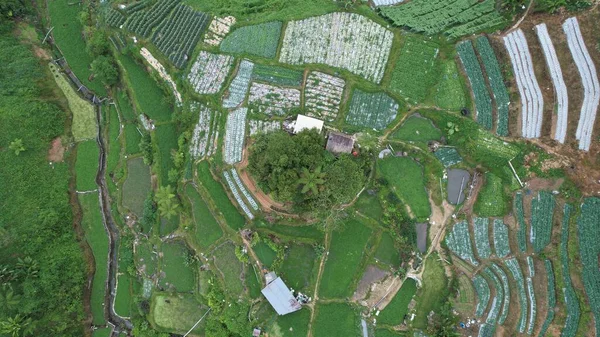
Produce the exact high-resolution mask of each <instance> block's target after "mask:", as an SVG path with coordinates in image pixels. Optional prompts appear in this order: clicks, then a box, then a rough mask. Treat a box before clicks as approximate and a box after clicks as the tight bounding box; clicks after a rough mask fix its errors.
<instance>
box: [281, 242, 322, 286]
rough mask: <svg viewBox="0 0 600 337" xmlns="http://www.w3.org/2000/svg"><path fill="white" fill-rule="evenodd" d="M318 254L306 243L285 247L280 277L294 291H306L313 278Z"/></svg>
mask: <svg viewBox="0 0 600 337" xmlns="http://www.w3.org/2000/svg"><path fill="white" fill-rule="evenodd" d="M318 262H319V256H317V253H316V251H315V248H314V247H313V246H311V245H307V244H292V245H290V246H289V248H287V251H286V253H285V259H284V260H283V265H282V266H281V269H280V273H281V278H282V279H283V280H284V281H285V283H286V284H287V286H288V287H290V288H293V289H294V290H296V291H301V292H304V291H307V289H309V288H310V286H311V284H312V281H313V279H314V271H315V267H316V266H317V265H318Z"/></svg>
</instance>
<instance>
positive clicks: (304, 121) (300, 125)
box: [293, 115, 323, 133]
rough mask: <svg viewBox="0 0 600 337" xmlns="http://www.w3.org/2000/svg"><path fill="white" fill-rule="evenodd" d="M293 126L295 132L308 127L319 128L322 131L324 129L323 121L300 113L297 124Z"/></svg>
mask: <svg viewBox="0 0 600 337" xmlns="http://www.w3.org/2000/svg"><path fill="white" fill-rule="evenodd" d="M293 128H294V133H298V132H300V131H302V130H306V129H317V131H319V132H321V130H323V121H322V120H320V119H316V118H312V117H308V116H304V115H298V118H297V119H296V124H295V125H294V126H293Z"/></svg>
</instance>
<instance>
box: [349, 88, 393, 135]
mask: <svg viewBox="0 0 600 337" xmlns="http://www.w3.org/2000/svg"><path fill="white" fill-rule="evenodd" d="M398 108H399V105H398V103H396V101H394V99H393V98H391V97H390V96H388V95H387V94H385V93H383V92H378V93H368V92H365V91H362V90H359V89H355V90H354V92H353V93H352V101H351V102H350V111H348V114H347V115H346V122H347V123H348V124H351V125H355V126H361V127H365V128H370V129H376V130H383V129H385V128H386V127H387V126H388V125H389V124H390V123H391V122H392V121H393V120H394V119H395V118H396V115H397V114H398Z"/></svg>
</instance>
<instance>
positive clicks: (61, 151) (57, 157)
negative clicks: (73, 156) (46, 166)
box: [48, 137, 65, 163]
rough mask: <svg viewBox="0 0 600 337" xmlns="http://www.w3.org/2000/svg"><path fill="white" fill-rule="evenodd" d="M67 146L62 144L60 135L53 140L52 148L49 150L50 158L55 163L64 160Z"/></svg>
mask: <svg viewBox="0 0 600 337" xmlns="http://www.w3.org/2000/svg"><path fill="white" fill-rule="evenodd" d="M64 157H65V147H64V146H63V145H62V141H61V139H60V137H56V138H54V139H53V140H52V143H51V145H50V149H49V150H48V160H49V161H51V162H54V163H59V162H62V161H63V160H64Z"/></svg>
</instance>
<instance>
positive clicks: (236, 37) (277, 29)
mask: <svg viewBox="0 0 600 337" xmlns="http://www.w3.org/2000/svg"><path fill="white" fill-rule="evenodd" d="M281 26H282V23H281V22H279V21H274V22H267V23H262V24H259V25H253V26H245V27H240V28H238V29H236V30H234V31H233V32H231V33H230V34H229V35H227V37H225V39H224V40H223V42H221V51H222V52H225V53H235V54H252V55H255V56H260V57H264V58H274V57H275V55H276V54H277V45H278V44H279V38H280V36H281Z"/></svg>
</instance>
